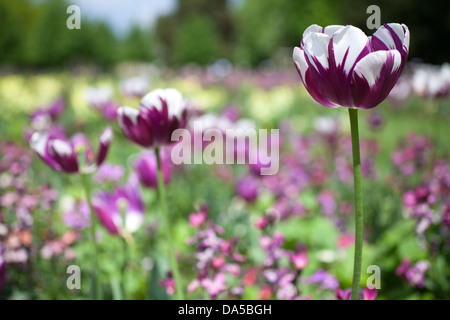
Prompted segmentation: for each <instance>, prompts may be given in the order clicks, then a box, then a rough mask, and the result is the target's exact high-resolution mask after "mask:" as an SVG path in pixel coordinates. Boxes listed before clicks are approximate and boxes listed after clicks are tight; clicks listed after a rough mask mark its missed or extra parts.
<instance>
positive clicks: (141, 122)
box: [117, 107, 153, 147]
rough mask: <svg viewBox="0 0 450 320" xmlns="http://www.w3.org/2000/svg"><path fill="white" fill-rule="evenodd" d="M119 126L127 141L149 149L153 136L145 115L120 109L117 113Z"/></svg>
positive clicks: (126, 108) (123, 108) (128, 108)
mask: <svg viewBox="0 0 450 320" xmlns="http://www.w3.org/2000/svg"><path fill="white" fill-rule="evenodd" d="M117 115H118V121H119V125H120V127H121V128H122V131H123V132H124V134H125V135H126V136H127V138H128V139H130V140H132V141H133V142H135V143H137V144H139V145H141V146H143V147H151V146H152V144H153V136H152V132H151V129H150V127H149V122H148V120H147V117H146V116H145V114H143V113H142V112H140V111H139V110H137V109H134V108H130V107H120V108H119V110H118V111H117Z"/></svg>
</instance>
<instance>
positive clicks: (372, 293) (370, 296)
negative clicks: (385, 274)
mask: <svg viewBox="0 0 450 320" xmlns="http://www.w3.org/2000/svg"><path fill="white" fill-rule="evenodd" d="M362 294H363V300H375V298H376V297H377V295H378V291H377V289H375V288H374V289H370V288H369V287H365V288H364V290H363V293H362Z"/></svg>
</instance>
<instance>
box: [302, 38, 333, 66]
mask: <svg viewBox="0 0 450 320" xmlns="http://www.w3.org/2000/svg"><path fill="white" fill-rule="evenodd" d="M330 40H331V38H330V36H328V35H326V34H324V33H311V34H310V35H309V36H307V37H306V38H305V39H304V41H305V46H304V51H305V54H306V55H307V56H308V58H309V61H310V62H311V63H312V64H313V65H314V67H315V68H316V69H317V70H319V69H318V66H317V65H316V62H315V61H314V60H313V59H312V58H313V57H314V58H316V59H317V60H318V62H319V63H320V64H321V65H322V66H323V67H324V68H325V69H328V44H329V43H330Z"/></svg>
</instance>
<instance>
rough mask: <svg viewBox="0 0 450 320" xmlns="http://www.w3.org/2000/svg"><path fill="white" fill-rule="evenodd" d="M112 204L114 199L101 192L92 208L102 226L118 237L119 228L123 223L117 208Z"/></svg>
mask: <svg viewBox="0 0 450 320" xmlns="http://www.w3.org/2000/svg"><path fill="white" fill-rule="evenodd" d="M112 203H114V198H113V197H111V196H110V195H109V194H107V193H105V192H99V193H98V194H97V195H96V196H95V197H94V198H93V199H92V207H93V209H94V212H95V214H96V215H97V217H98V219H99V220H100V222H101V224H102V225H103V226H104V227H105V229H106V230H107V231H108V232H109V233H111V234H113V235H118V234H119V228H118V226H120V223H121V221H120V214H119V213H118V212H117V210H116V209H115V208H112ZM108 204H110V205H108Z"/></svg>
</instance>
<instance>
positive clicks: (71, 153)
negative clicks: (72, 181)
mask: <svg viewBox="0 0 450 320" xmlns="http://www.w3.org/2000/svg"><path fill="white" fill-rule="evenodd" d="M112 138H113V132H112V129H111V128H110V127H107V128H106V129H105V130H103V132H102V134H101V135H100V139H99V140H100V146H99V148H98V152H97V155H96V156H94V152H93V150H92V147H91V146H90V144H89V141H88V140H87V138H86V137H85V136H84V135H83V134H81V133H78V134H75V135H74V136H73V137H72V138H71V139H70V140H68V139H66V138H63V137H54V136H51V135H48V134H45V133H44V134H43V133H39V132H36V133H34V134H33V136H32V138H31V142H30V145H31V148H32V149H33V150H34V151H35V152H36V153H37V154H38V156H39V157H40V158H41V159H42V160H44V162H45V163H47V164H48V165H49V166H50V167H51V168H53V169H54V170H56V171H61V172H65V173H80V172H82V171H84V170H92V169H95V168H96V167H98V166H100V165H101V164H102V163H103V162H104V161H105V158H106V155H107V153H108V150H109V146H110V145H111V141H112ZM80 153H84V155H81V154H80ZM80 161H81V162H82V163H80Z"/></svg>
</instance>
